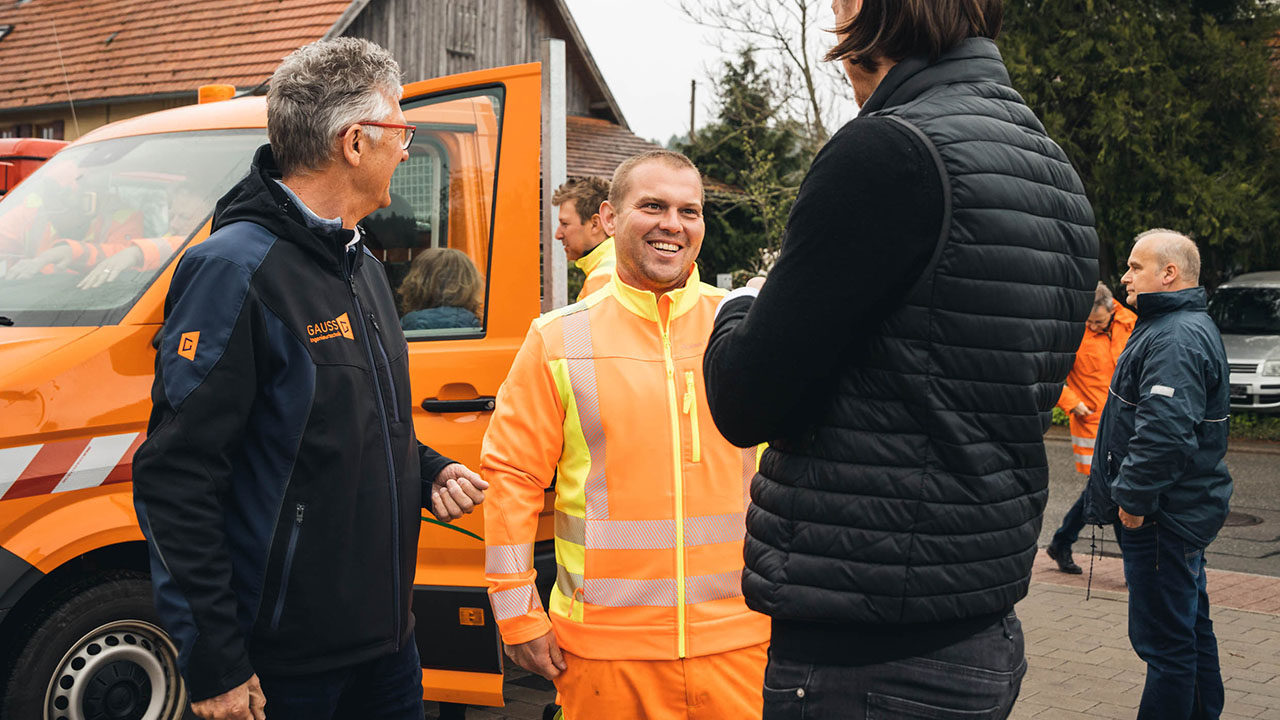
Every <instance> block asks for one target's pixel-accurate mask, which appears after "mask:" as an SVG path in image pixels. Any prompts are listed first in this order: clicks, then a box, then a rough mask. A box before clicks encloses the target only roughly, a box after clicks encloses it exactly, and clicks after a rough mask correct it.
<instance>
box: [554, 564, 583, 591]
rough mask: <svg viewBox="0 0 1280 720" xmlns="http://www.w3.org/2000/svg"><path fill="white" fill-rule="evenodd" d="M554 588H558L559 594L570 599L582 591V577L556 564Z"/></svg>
mask: <svg viewBox="0 0 1280 720" xmlns="http://www.w3.org/2000/svg"><path fill="white" fill-rule="evenodd" d="M556 587H558V588H560V594H562V595H564V596H565V597H567V598H572V597H573V596H574V594H576V593H577V592H578V590H581V589H582V576H581V575H579V574H578V573H572V572H569V571H568V570H567V569H566V568H565V566H563V565H561V564H560V563H556Z"/></svg>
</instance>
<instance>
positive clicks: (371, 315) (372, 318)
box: [369, 313, 382, 334]
mask: <svg viewBox="0 0 1280 720" xmlns="http://www.w3.org/2000/svg"><path fill="white" fill-rule="evenodd" d="M369 322H370V323H372V324H373V329H374V330H376V331H377V332H378V333H379V334H381V333H382V328H380V327H378V318H376V317H374V316H373V313H369Z"/></svg>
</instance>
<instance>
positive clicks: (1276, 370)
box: [1262, 360, 1280, 377]
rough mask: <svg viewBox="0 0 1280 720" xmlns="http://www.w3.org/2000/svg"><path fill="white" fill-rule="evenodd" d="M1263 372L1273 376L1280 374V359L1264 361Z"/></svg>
mask: <svg viewBox="0 0 1280 720" xmlns="http://www.w3.org/2000/svg"><path fill="white" fill-rule="evenodd" d="M1262 374H1263V375H1270V376H1272V377H1275V376H1277V375H1280V360H1268V361H1266V362H1264V363H1262Z"/></svg>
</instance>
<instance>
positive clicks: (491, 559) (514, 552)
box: [484, 543, 533, 575]
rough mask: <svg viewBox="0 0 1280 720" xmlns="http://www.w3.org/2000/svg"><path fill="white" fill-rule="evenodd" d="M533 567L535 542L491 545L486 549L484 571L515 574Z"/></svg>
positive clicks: (495, 573) (496, 573)
mask: <svg viewBox="0 0 1280 720" xmlns="http://www.w3.org/2000/svg"><path fill="white" fill-rule="evenodd" d="M532 569H533V543H525V544H522V545H489V546H487V547H485V549H484V571H485V572H486V573H490V574H494V575H515V574H517V573H526V572H529V571H530V570H532Z"/></svg>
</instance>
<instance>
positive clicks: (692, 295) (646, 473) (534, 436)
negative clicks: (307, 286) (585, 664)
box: [480, 268, 769, 660]
mask: <svg viewBox="0 0 1280 720" xmlns="http://www.w3.org/2000/svg"><path fill="white" fill-rule="evenodd" d="M724 295H725V293H724V291H722V290H719V289H717V288H713V287H711V286H709V285H704V284H702V283H700V282H699V281H698V274H697V270H696V268H695V270H694V272H693V274H692V275H691V277H690V278H689V281H688V283H686V285H685V287H683V288H681V289H679V290H676V291H673V292H669V293H667V294H665V295H663V296H662V298H661V299H658V300H656V301H655V297H654V295H653V294H652V293H649V292H642V291H640V290H636V289H635V288H632V287H629V286H627V285H626V284H625V283H623V282H621V281H620V280H618V279H617V277H616V276H615V277H614V279H613V280H612V281H611V282H610V283H609V284H608V285H606V286H605V287H604V288H603V289H601V290H599V291H597V292H595V293H592V294H591V295H589V296H588V297H587V298H586V299H585V300H583V301H582V302H579V303H576V304H574V305H570V306H568V307H566V308H563V309H561V310H557V311H554V312H551V313H548V314H546V315H544V316H542V317H541V318H539V319H537V320H535V321H534V323H533V326H532V327H531V328H530V329H529V334H528V336H526V338H525V341H524V344H523V345H522V346H521V348H520V352H519V353H518V354H517V355H516V359H515V362H514V364H513V365H512V368H511V372H510V374H509V375H508V376H507V379H506V382H504V383H503V385H502V388H501V389H500V390H499V392H498V399H497V409H496V410H495V412H494V416H493V419H492V421H491V423H490V425H489V430H488V432H487V433H486V434H485V438H484V445H483V448H482V450H481V457H480V464H481V472H482V473H483V474H484V477H485V479H486V480H488V481H489V483H490V489H489V494H488V498H487V499H486V501H485V508H486V509H485V536H486V537H485V542H486V568H485V570H486V576H487V577H488V579H489V585H490V587H489V597H490V601H491V602H492V605H493V612H494V617H495V618H496V619H497V621H498V628H499V630H500V631H501V633H502V637H503V640H505V641H506V642H507V643H508V644H519V643H523V642H528V641H530V640H533V639H535V638H538V637H540V636H542V635H544V634H546V633H547V631H549V630H551V629H552V628H554V629H555V633H556V639H557V641H558V643H559V644H560V646H561V647H563V648H565V649H567V650H568V651H570V652H572V653H574V654H576V655H581V656H583V657H588V658H594V659H601V660H671V659H676V658H682V657H693V656H702V655H712V654H716V653H721V652H727V651H730V650H737V649H740V648H744V647H748V646H751V645H757V644H759V643H762V642H765V641H767V640H768V638H769V620H768V618H766V617H765V616H763V615H760V614H757V613H755V612H752V611H751V610H748V609H747V606H746V604H745V602H744V601H743V598H742V586H741V576H742V566H743V560H742V544H743V536H744V535H745V532H746V528H745V522H744V517H745V511H746V506H747V503H748V495H747V491H748V484H749V483H750V480H751V477H752V475H754V473H755V470H756V462H757V451H756V449H755V448H751V449H747V450H742V449H739V448H736V447H734V446H733V445H730V444H729V442H728V441H727V440H725V439H724V438H723V437H721V435H720V433H719V432H718V431H717V430H716V426H715V424H714V423H713V421H712V419H711V415H710V412H709V411H708V409H707V403H706V395H705V392H704V389H703V384H702V356H703V352H704V351H705V348H706V344H707V338H708V337H709V336H710V333H711V325H712V321H713V320H714V316H715V308H716V305H717V304H719V302H720V300H721V298H723V297H724ZM553 478H555V479H556V486H555V490H556V501H555V544H556V563H557V566H558V567H557V577H556V584H555V587H554V588H553V589H552V591H551V607H550V609H549V611H550V620H548V617H547V615H548V613H547V612H546V611H544V610H543V609H542V607H541V603H540V601H539V599H538V594H537V591H536V590H535V589H534V570H533V541H534V535H535V532H536V529H537V523H538V513H539V511H540V510H541V509H542V505H543V491H544V489H545V488H547V487H548V486H549V485H550V484H551V481H552V479H553Z"/></svg>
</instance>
